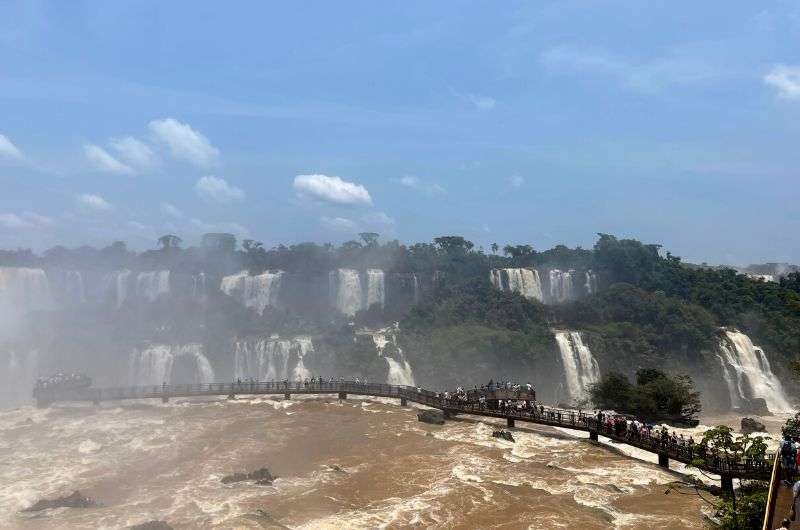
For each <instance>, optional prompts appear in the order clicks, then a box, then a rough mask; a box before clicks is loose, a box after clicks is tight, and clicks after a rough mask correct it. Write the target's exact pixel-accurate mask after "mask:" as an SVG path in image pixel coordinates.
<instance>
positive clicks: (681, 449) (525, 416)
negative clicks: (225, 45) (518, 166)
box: [34, 381, 775, 489]
mask: <svg viewBox="0 0 800 530" xmlns="http://www.w3.org/2000/svg"><path fill="white" fill-rule="evenodd" d="M292 394H337V395H338V397H339V398H340V399H346V398H347V395H348V394H354V395H364V396H374V397H385V398H396V399H399V400H400V403H401V405H405V404H406V403H407V402H408V401H411V402H414V403H418V404H421V405H426V406H428V407H432V408H436V409H439V410H442V411H444V412H445V414H449V415H455V414H470V415H476V416H486V417H492V418H502V419H505V420H506V422H507V425H508V426H509V427H513V426H514V424H515V422H516V421H524V422H530V423H537V424H540V425H550V426H554V427H564V428H567V429H574V430H579V431H584V432H588V433H589V436H590V438H591V439H593V440H597V438H598V435H602V436H605V437H608V438H610V439H612V440H614V441H616V442H620V443H625V444H628V445H631V446H633V447H637V448H639V449H643V450H645V451H649V452H651V453H654V454H657V455H658V460H659V465H661V466H662V467H667V468H668V467H669V460H670V459H673V460H677V461H679V462H683V463H684V464H691V463H692V461H693V460H695V459H697V458H702V459H703V461H704V464H703V465H700V466H698V467H699V468H700V469H702V470H704V471H706V472H708V473H713V474H715V475H719V476H720V480H721V483H722V487H723V488H724V489H732V488H733V479H734V478H743V479H759V480H769V478H770V475H771V473H772V469H773V463H774V458H775V455H774V454H769V455H767V456H766V457H765V458H764V459H759V460H753V459H737V460H734V459H731V458H729V457H725V456H722V455H717V454H715V453H708V454H701V453H699V452H698V450H697V448H693V447H689V446H688V445H679V444H673V443H669V442H668V441H663V440H661V439H660V438H657V437H653V436H641V435H639V434H638V433H629V432H627V431H626V430H624V429H622V430H617V429H615V428H614V426H613V425H607V424H605V423H603V422H600V421H598V418H597V417H596V416H595V415H593V414H585V413H583V412H581V411H578V410H574V409H557V408H552V407H543V406H539V407H533V408H532V409H531V410H518V409H505V410H502V411H501V410H497V409H491V408H487V407H486V406H480V405H478V404H473V403H466V402H462V401H459V400H455V399H443V398H441V397H440V396H439V395H438V394H437V393H436V392H432V391H430V390H424V389H422V388H415V387H409V386H398V385H386V384H376V383H358V382H355V381H339V382H330V383H326V382H323V383H313V384H312V383H302V382H296V383H294V382H293V383H283V382H264V383H261V382H241V383H209V384H197V385H166V384H165V385H161V386H137V387H122V388H80V389H66V388H52V389H48V388H39V389H37V390H36V391H35V392H34V397H35V398H36V401H37V404H38V405H39V406H48V405H50V404H52V403H56V402H65V401H89V402H93V403H100V402H103V401H118V400H127V399H147V398H156V399H161V400H162V401H165V402H166V401H168V400H169V399H170V398H176V397H200V396H229V397H232V396H236V395H284V396H285V397H286V398H289V397H290V396H291V395H292Z"/></svg>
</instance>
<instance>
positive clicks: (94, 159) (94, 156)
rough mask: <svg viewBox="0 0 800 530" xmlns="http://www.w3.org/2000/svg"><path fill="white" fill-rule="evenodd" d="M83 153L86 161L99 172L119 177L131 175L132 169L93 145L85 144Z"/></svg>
mask: <svg viewBox="0 0 800 530" xmlns="http://www.w3.org/2000/svg"><path fill="white" fill-rule="evenodd" d="M83 151H84V153H86V159H87V160H88V161H89V162H90V163H91V164H92V165H93V166H94V167H95V169H98V170H100V171H106V172H109V173H118V174H120V175H131V174H133V169H131V167H130V166H127V165H125V164H123V163H122V162H120V161H119V160H117V159H116V158H114V157H113V156H111V155H110V154H108V152H107V151H106V150H105V149H103V148H102V147H99V146H97V145H94V144H86V145H85V146H83Z"/></svg>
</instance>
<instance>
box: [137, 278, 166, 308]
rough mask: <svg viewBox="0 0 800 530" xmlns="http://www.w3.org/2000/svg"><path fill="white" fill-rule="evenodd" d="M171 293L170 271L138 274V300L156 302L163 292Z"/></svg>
mask: <svg viewBox="0 0 800 530" xmlns="http://www.w3.org/2000/svg"><path fill="white" fill-rule="evenodd" d="M167 293H169V271H148V272H140V273H139V274H138V275H137V276H136V297H137V299H138V300H142V301H146V302H155V301H156V300H157V299H158V297H159V296H161V295H162V294H167Z"/></svg>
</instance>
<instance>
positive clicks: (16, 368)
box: [0, 350, 39, 407]
mask: <svg viewBox="0 0 800 530" xmlns="http://www.w3.org/2000/svg"><path fill="white" fill-rule="evenodd" d="M38 375H39V352H37V351H36V350H33V351H30V352H28V353H27V354H25V355H20V354H19V353H18V352H16V351H14V350H8V351H5V352H0V407H2V405H3V404H18V403H25V402H27V401H29V400H30V398H31V392H32V391H33V384H34V381H35V380H36V377H37V376H38Z"/></svg>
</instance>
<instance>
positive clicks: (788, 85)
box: [764, 64, 800, 99]
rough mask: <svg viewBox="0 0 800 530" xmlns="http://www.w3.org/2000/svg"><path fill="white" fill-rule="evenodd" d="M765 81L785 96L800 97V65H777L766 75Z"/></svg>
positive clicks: (780, 94)
mask: <svg viewBox="0 0 800 530" xmlns="http://www.w3.org/2000/svg"><path fill="white" fill-rule="evenodd" d="M764 83H766V84H767V85H769V86H771V87H773V88H775V89H776V90H777V91H778V95H779V96H781V97H784V98H790V99H795V98H800V66H788V65H785V64H778V65H775V66H774V67H773V68H772V70H770V71H769V73H767V75H765V76H764Z"/></svg>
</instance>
